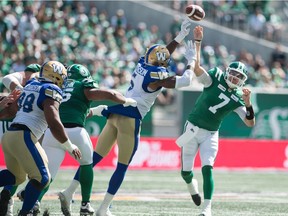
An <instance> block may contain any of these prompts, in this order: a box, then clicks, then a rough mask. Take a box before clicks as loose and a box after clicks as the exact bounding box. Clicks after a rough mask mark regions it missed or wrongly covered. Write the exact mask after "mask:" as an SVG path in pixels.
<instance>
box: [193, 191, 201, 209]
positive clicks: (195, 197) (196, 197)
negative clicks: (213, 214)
mask: <svg viewBox="0 0 288 216" xmlns="http://www.w3.org/2000/svg"><path fill="white" fill-rule="evenodd" d="M191 197H192V200H193V202H194V203H195V205H196V206H200V205H201V196H200V195H199V194H194V195H191Z"/></svg>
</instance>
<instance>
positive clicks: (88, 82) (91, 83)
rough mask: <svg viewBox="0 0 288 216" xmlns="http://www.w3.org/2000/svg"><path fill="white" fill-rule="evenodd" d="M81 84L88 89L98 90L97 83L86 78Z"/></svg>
mask: <svg viewBox="0 0 288 216" xmlns="http://www.w3.org/2000/svg"><path fill="white" fill-rule="evenodd" d="M82 83H83V84H84V87H90V88H99V85H98V83H97V82H96V81H95V80H93V79H90V78H86V79H84V80H82Z"/></svg>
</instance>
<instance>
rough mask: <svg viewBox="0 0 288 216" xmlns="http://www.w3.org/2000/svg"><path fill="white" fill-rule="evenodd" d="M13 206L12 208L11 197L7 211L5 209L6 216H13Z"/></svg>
mask: <svg viewBox="0 0 288 216" xmlns="http://www.w3.org/2000/svg"><path fill="white" fill-rule="evenodd" d="M13 206H14V200H13V198H12V197H11V198H10V200H9V203H8V209H7V213H6V216H13Z"/></svg>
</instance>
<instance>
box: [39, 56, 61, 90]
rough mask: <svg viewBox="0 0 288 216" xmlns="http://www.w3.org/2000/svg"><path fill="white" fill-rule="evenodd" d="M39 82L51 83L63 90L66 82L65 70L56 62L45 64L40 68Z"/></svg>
mask: <svg viewBox="0 0 288 216" xmlns="http://www.w3.org/2000/svg"><path fill="white" fill-rule="evenodd" d="M39 80H40V81H46V82H52V83H54V84H56V85H57V86H59V87H60V88H63V87H64V85H65V84H66V80H67V70H66V69H65V67H64V65H63V64H61V63H60V62H58V61H48V62H45V63H44V64H43V65H42V66H41V68H40V74H39Z"/></svg>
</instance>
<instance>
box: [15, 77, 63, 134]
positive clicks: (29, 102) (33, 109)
mask: <svg viewBox="0 0 288 216" xmlns="http://www.w3.org/2000/svg"><path fill="white" fill-rule="evenodd" d="M46 98H51V99H53V100H56V101H58V102H59V103H61V101H62V90H61V89H60V88H59V87H58V86H57V85H55V84H52V83H47V82H39V81H37V80H33V81H31V82H29V83H28V84H27V85H26V86H25V87H24V89H23V92H22V93H21V95H20V97H19V99H18V106H19V110H18V112H17V114H16V117H15V118H14V120H13V123H18V124H23V125H26V126H27V127H28V128H29V129H30V130H31V132H32V133H33V134H34V135H35V136H36V137H37V138H38V139H39V138H40V137H41V136H42V135H43V133H44V132H45V130H46V129H47V127H48V124H47V122H46V119H45V115H44V111H43V107H42V103H43V101H44V100H45V99H46ZM13 123H12V124H13Z"/></svg>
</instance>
